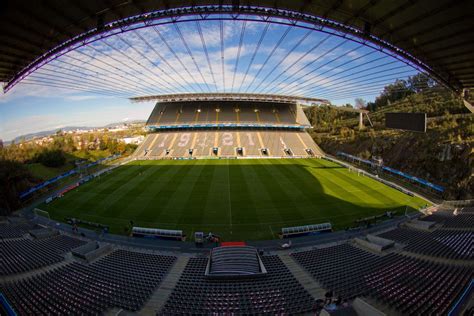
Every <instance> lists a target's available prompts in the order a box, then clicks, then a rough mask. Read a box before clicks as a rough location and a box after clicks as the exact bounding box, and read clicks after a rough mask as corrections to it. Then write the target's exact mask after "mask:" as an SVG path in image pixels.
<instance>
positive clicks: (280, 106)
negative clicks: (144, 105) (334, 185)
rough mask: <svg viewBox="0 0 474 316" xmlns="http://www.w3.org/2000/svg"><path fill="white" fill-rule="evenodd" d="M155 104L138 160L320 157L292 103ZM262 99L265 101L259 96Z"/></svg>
mask: <svg viewBox="0 0 474 316" xmlns="http://www.w3.org/2000/svg"><path fill="white" fill-rule="evenodd" d="M183 98H185V97H183V96H181V97H179V96H177V97H176V100H179V101H169V100H168V101H165V102H162V101H160V102H158V103H157V104H156V106H155V108H154V109H153V111H152V113H151V114H150V117H149V118H148V121H147V123H146V126H147V128H148V130H149V131H150V132H151V134H149V135H148V136H147V137H146V139H145V141H144V142H143V143H142V144H141V145H140V147H139V148H138V149H137V150H136V152H135V157H136V158H137V159H165V158H209V157H227V158H231V157H240V158H245V157H246V158H259V157H261V158H269V157H300V158H301V157H320V156H322V154H323V153H322V151H321V149H320V148H319V147H318V146H317V145H316V143H315V142H314V141H313V139H312V138H311V137H310V136H309V135H308V133H306V131H305V129H307V128H310V124H309V122H308V119H307V118H306V116H305V114H304V113H303V110H302V108H301V106H300V105H299V104H298V103H296V100H297V99H296V98H288V99H289V100H290V101H291V100H293V102H290V101H285V102H268V101H265V102H264V101H259V98H258V97H255V100H256V101H242V100H232V101H229V100H227V99H228V96H226V95H222V96H221V98H222V100H219V101H217V100H216V98H217V97H215V98H214V99H213V100H212V101H199V100H198V101H196V100H189V101H188V100H183ZM261 98H262V99H263V98H264V97H263V96H262V97H261Z"/></svg>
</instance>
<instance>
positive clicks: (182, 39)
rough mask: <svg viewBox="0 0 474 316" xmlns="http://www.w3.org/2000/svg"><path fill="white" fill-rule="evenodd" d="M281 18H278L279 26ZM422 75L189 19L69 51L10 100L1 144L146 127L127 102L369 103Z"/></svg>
mask: <svg viewBox="0 0 474 316" xmlns="http://www.w3.org/2000/svg"><path fill="white" fill-rule="evenodd" d="M279 21H280V20H273V22H279ZM416 73H417V71H416V70H415V69H413V68H412V67H410V66H409V65H407V64H405V63H403V62H401V61H399V60H397V59H395V58H393V57H391V56H388V55H386V54H384V53H382V52H379V51H376V50H374V49H373V48H370V47H367V46H364V45H361V44H359V43H356V42H353V41H350V40H348V39H344V38H340V37H337V36H334V35H328V34H326V33H324V32H319V31H314V30H308V29H304V28H299V27H295V26H287V25H281V24H275V23H266V22H256V21H247V22H244V21H224V22H221V21H200V22H196V21H188V22H181V23H171V24H163V25H157V26H153V27H147V28H141V29H136V30H132V31H129V32H126V33H123V34H118V35H113V36H110V37H107V38H104V39H100V40H97V41H95V42H93V43H90V44H88V45H86V46H83V47H79V48H76V49H75V50H72V51H70V52H67V53H66V54H64V55H63V56H61V57H59V58H58V59H56V60H54V61H52V62H50V63H48V64H46V65H44V66H42V67H41V68H40V69H38V70H36V71H35V72H34V73H32V74H30V75H29V76H28V77H27V78H25V79H24V80H23V81H21V82H20V83H19V84H17V85H16V86H15V87H14V88H13V89H12V90H10V91H8V92H7V93H6V94H3V93H1V92H0V139H3V140H4V141H8V140H11V139H13V138H15V137H17V136H20V135H24V134H27V133H31V132H38V131H43V130H50V129H60V128H62V127H65V126H103V125H106V124H109V123H114V122H126V121H130V120H137V119H141V120H146V119H147V117H148V115H149V114H150V113H151V111H152V109H153V106H154V104H153V103H151V102H148V103H131V102H130V101H129V99H128V98H129V97H134V96H143V95H159V94H169V93H190V92H194V93H199V92H251V93H275V94H287V95H300V96H306V97H317V98H325V99H328V100H330V101H331V102H332V103H333V104H337V105H339V104H345V103H352V104H353V103H354V99H355V98H356V97H362V98H363V99H365V100H367V101H371V100H373V99H374V98H375V96H377V95H378V93H379V92H380V91H381V90H382V89H383V86H384V85H386V84H388V83H391V82H393V81H395V80H396V79H405V78H407V76H409V75H413V74H416Z"/></svg>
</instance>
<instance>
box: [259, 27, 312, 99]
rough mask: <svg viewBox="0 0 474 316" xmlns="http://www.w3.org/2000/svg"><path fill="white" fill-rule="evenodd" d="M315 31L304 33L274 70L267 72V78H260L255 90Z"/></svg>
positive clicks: (276, 64)
mask: <svg viewBox="0 0 474 316" xmlns="http://www.w3.org/2000/svg"><path fill="white" fill-rule="evenodd" d="M312 32H313V30H308V31H307V32H306V33H305V34H304V35H303V37H302V38H301V39H300V40H299V41H298V42H297V43H296V44H295V45H294V46H293V47H292V48H291V50H290V51H289V52H288V53H287V54H285V56H283V58H282V59H280V61H278V62H277V63H275V66H273V68H272V70H271V71H270V72H269V73H267V75H266V76H265V78H263V79H262V80H260V82H259V83H258V85H257V86H256V87H255V89H253V92H256V91H257V90H258V88H259V87H260V86H261V85H262V83H263V82H265V81H266V80H267V78H268V77H270V75H271V74H272V73H273V72H274V71H275V70H276V69H277V68H278V66H280V65H283V62H284V61H285V60H286V59H287V58H288V56H290V55H291V54H292V53H293V52H294V51H295V50H296V49H297V48H298V47H299V46H300V45H301V43H303V41H304V40H305V39H306V38H307V37H308V36H309V35H310V34H311V33H312Z"/></svg>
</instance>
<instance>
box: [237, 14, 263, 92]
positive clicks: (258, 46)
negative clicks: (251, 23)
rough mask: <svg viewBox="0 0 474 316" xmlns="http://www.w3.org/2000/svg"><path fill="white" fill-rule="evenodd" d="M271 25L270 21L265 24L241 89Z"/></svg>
mask: <svg viewBox="0 0 474 316" xmlns="http://www.w3.org/2000/svg"><path fill="white" fill-rule="evenodd" d="M269 27H270V22H267V24H266V25H265V28H264V29H263V32H262V35H260V39H259V40H258V43H257V45H256V46H255V50H254V52H253V54H252V58H251V59H250V62H249V64H248V66H247V70H246V71H245V75H244V77H243V79H242V81H241V82H240V86H239V91H241V89H242V85H243V84H244V82H245V79H247V75H248V73H249V70H250V67H251V66H252V64H253V61H254V59H255V56H256V55H257V52H258V49H259V48H260V45H261V44H262V41H263V39H264V38H265V35H266V34H267V31H268V28H269Z"/></svg>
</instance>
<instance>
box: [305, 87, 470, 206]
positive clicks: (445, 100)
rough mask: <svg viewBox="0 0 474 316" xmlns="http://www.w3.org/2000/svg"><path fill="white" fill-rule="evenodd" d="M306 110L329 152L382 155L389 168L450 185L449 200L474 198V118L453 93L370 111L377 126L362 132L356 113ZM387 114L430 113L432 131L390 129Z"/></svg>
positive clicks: (432, 92)
mask: <svg viewBox="0 0 474 316" xmlns="http://www.w3.org/2000/svg"><path fill="white" fill-rule="evenodd" d="M306 112H307V115H308V117H309V119H310V121H311V123H312V124H313V127H314V129H313V131H312V136H313V138H314V139H315V140H316V142H317V143H318V144H319V145H320V146H321V147H322V148H323V150H325V151H326V152H327V153H330V154H336V153H337V152H338V151H343V152H346V153H350V154H353V155H356V156H359V157H362V158H366V159H369V158H371V157H372V156H381V157H382V158H383V160H384V164H385V165H386V166H390V167H392V168H396V169H399V170H401V171H403V172H406V173H409V174H411V175H414V176H417V177H420V178H423V179H426V180H429V181H431V182H433V183H435V184H439V185H442V186H444V187H446V189H447V190H446V192H445V193H444V195H443V196H442V197H443V198H444V199H472V198H474V180H473V176H472V175H473V170H474V169H473V166H474V151H473V144H474V115H472V114H470V113H469V111H468V110H467V109H466V108H465V107H464V106H463V105H462V103H461V101H460V100H459V99H458V97H457V96H455V95H453V94H452V93H450V92H448V91H446V90H443V89H439V88H436V89H435V88H433V89H427V90H426V91H423V92H420V93H414V94H410V95H408V96H405V97H403V98H401V99H400V100H397V101H395V102H391V103H390V104H389V105H386V106H381V107H378V108H377V109H376V110H375V111H373V112H371V113H370V118H371V120H372V122H373V124H374V127H367V128H366V129H365V130H362V131H359V130H358V128H357V123H358V118H357V117H356V115H351V114H348V113H345V112H342V113H341V111H337V110H334V109H330V108H324V107H323V108H316V107H312V108H308V109H306ZM386 112H426V113H427V116H428V126H427V132H426V133H415V132H406V131H398V130H392V129H386V128H385V127H384V125H385V122H384V113H386ZM365 123H366V125H369V124H368V122H367V120H366V121H365Z"/></svg>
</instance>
